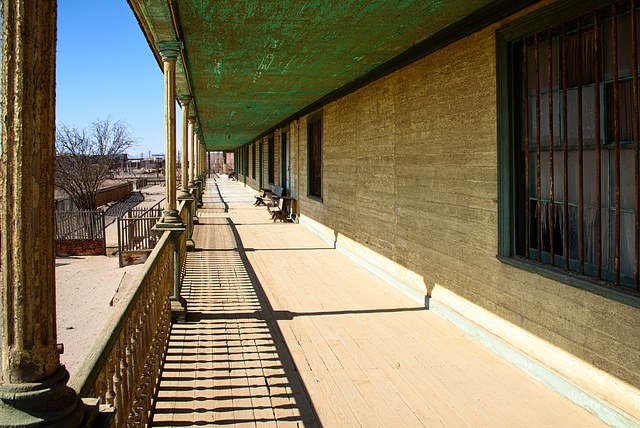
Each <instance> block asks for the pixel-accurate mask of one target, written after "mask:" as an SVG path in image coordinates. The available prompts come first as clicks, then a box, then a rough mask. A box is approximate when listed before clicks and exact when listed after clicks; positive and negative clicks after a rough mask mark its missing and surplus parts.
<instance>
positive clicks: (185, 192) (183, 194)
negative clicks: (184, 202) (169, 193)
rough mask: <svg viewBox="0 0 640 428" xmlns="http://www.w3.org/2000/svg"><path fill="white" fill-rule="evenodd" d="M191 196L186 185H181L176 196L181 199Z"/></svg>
mask: <svg viewBox="0 0 640 428" xmlns="http://www.w3.org/2000/svg"><path fill="white" fill-rule="evenodd" d="M190 197H191V195H190V194H189V188H188V187H186V188H185V187H183V188H182V189H180V191H179V192H178V196H177V199H178V200H181V199H189V198H190Z"/></svg>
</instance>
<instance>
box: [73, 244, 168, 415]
mask: <svg viewBox="0 0 640 428" xmlns="http://www.w3.org/2000/svg"><path fill="white" fill-rule="evenodd" d="M173 257H174V251H173V246H172V244H171V239H170V232H165V233H164V234H163V235H162V237H161V238H160V240H159V241H158V244H157V245H156V247H155V249H154V250H153V252H152V253H151V255H150V257H149V259H148V260H147V262H146V263H145V268H144V270H143V271H142V272H141V273H140V275H139V276H138V278H137V279H136V280H135V281H134V283H133V284H131V286H130V288H129V289H128V290H127V293H126V295H125V297H124V299H123V301H122V302H121V303H120V304H119V305H118V307H117V308H116V309H115V312H114V313H113V314H112V316H111V317H110V318H109V320H108V321H107V324H106V325H105V327H104V329H103V330H102V333H101V334H100V336H99V337H98V338H97V339H96V341H95V342H94V344H93V346H92V347H91V349H90V350H89V352H88V354H87V356H86V357H85V359H84V360H83V362H82V363H81V365H80V367H79V368H78V371H77V372H76V373H75V374H74V376H73V378H72V379H71V381H70V382H69V386H71V387H72V388H73V389H74V390H75V391H76V392H77V393H78V394H79V396H80V397H88V398H100V399H101V401H102V402H103V403H107V404H110V405H112V406H114V407H115V416H114V419H115V420H114V421H113V424H112V425H115V426H117V427H123V426H148V425H149V422H150V417H151V411H152V408H153V401H154V399H155V396H156V392H157V388H158V383H159V379H160V370H161V366H162V361H163V359H164V356H165V354H166V348H167V340H168V336H169V330H170V324H171V305H170V303H169V295H170V292H171V290H172V288H173V279H174V272H173V269H174V268H173V266H174V260H173Z"/></svg>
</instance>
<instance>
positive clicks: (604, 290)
mask: <svg viewBox="0 0 640 428" xmlns="http://www.w3.org/2000/svg"><path fill="white" fill-rule="evenodd" d="M496 257H497V258H498V260H500V261H501V262H502V263H504V264H507V265H510V266H513V267H516V268H519V269H523V270H526V271H527V272H531V273H534V274H537V275H542V276H544V277H545V278H549V279H552V280H554V281H558V282H560V283H563V284H565V285H569V286H571V287H575V288H578V289H580V290H584V291H588V292H590V293H594V294H597V295H599V296H602V297H604V298H607V299H610V300H614V301H616V302H619V303H622V304H625V305H628V306H632V307H634V308H638V309H640V297H638V296H636V295H635V294H632V293H631V292H627V291H625V290H623V289H620V288H613V287H611V286H608V285H604V284H600V283H597V282H595V281H588V280H585V279H583V278H581V277H578V276H577V275H574V274H571V273H567V272H564V271H559V270H556V269H553V268H550V267H547V266H543V265H540V264H538V263H535V262H532V261H529V260H524V259H521V258H518V257H507V256H502V255H497V256H496Z"/></svg>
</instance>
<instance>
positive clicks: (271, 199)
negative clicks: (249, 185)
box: [264, 186, 284, 209]
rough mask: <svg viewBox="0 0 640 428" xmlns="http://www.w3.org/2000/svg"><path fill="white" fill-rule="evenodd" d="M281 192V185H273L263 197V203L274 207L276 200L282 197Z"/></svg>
mask: <svg viewBox="0 0 640 428" xmlns="http://www.w3.org/2000/svg"><path fill="white" fill-rule="evenodd" d="M282 193H284V189H283V188H282V187H281V186H273V190H272V191H271V192H269V193H268V194H267V195H266V197H265V199H264V204H265V205H266V206H267V209H269V207H275V206H276V205H277V204H278V200H280V199H281V198H282Z"/></svg>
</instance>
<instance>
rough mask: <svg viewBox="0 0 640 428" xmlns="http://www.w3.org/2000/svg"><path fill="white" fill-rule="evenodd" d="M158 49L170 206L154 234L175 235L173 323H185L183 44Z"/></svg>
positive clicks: (171, 43)
mask: <svg viewBox="0 0 640 428" xmlns="http://www.w3.org/2000/svg"><path fill="white" fill-rule="evenodd" d="M156 46H157V47H158V51H159V52H160V55H161V56H162V61H163V62H164V104H165V105H164V107H165V135H166V144H165V148H166V154H165V177H166V178H165V185H166V189H165V192H166V195H167V196H166V202H165V209H164V211H163V212H162V219H161V220H160V221H159V222H158V223H156V225H155V226H154V227H153V232H154V233H156V234H158V235H162V234H163V233H165V232H170V233H171V242H172V243H173V256H174V258H173V260H174V266H173V268H174V277H173V295H172V296H171V297H170V300H171V319H172V320H173V321H174V322H176V321H184V320H185V318H186V316H187V302H186V300H185V299H184V298H183V297H182V296H180V290H181V288H182V284H181V283H180V279H181V278H180V266H182V260H180V236H181V235H182V234H183V233H184V232H185V230H186V227H185V226H184V224H182V219H181V218H180V215H179V214H178V210H177V204H176V60H177V59H178V55H180V51H181V50H182V42H177V41H168V42H157V43H156Z"/></svg>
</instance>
